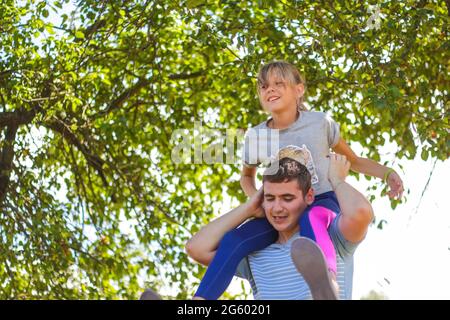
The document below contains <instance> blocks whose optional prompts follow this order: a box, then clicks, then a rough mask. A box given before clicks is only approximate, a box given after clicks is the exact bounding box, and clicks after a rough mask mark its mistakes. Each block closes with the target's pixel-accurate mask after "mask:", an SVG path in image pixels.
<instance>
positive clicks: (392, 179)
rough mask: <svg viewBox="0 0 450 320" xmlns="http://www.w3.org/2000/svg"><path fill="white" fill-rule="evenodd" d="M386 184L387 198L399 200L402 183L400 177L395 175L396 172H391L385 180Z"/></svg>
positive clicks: (401, 192)
mask: <svg viewBox="0 0 450 320" xmlns="http://www.w3.org/2000/svg"><path fill="white" fill-rule="evenodd" d="M386 182H387V184H388V186H389V189H390V190H389V192H388V195H389V198H391V199H392V198H395V197H396V198H397V199H399V200H400V199H401V198H402V195H403V191H404V189H403V181H402V179H401V178H400V176H399V175H398V174H397V172H395V171H392V172H391V173H390V174H389V175H388V178H387V181H386Z"/></svg>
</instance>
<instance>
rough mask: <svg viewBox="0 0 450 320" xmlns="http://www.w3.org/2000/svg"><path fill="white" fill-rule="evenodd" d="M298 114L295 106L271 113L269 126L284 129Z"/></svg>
mask: <svg viewBox="0 0 450 320" xmlns="http://www.w3.org/2000/svg"><path fill="white" fill-rule="evenodd" d="M299 116H300V113H299V112H298V110H297V108H289V109H288V110H285V111H281V112H279V113H275V112H273V113H272V121H270V122H271V123H270V124H269V127H270V128H272V129H280V130H281V129H286V128H288V127H289V126H290V125H291V124H293V123H294V122H295V121H296V120H297V118H298V117H299Z"/></svg>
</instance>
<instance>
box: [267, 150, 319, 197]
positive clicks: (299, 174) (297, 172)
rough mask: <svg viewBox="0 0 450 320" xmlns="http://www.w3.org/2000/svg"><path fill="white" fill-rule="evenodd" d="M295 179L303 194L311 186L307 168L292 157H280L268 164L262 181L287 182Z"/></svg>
mask: <svg viewBox="0 0 450 320" xmlns="http://www.w3.org/2000/svg"><path fill="white" fill-rule="evenodd" d="M292 180H297V183H298V187H299V189H300V190H301V191H302V192H303V196H305V195H306V193H307V192H308V191H309V189H310V188H311V173H309V171H308V169H307V168H306V167H305V166H304V165H303V164H301V163H300V162H298V161H297V160H294V159H292V158H288V157H285V158H281V159H279V160H276V161H274V162H272V163H271V164H270V166H269V167H268V168H267V169H266V170H265V172H264V174H263V183H264V182H266V181H268V182H274V183H280V182H289V181H292Z"/></svg>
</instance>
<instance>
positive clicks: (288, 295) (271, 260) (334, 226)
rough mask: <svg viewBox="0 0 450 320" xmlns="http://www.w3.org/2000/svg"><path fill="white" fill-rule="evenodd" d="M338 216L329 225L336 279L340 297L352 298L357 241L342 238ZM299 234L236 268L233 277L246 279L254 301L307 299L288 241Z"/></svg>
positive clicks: (247, 258)
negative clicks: (354, 255)
mask: <svg viewBox="0 0 450 320" xmlns="http://www.w3.org/2000/svg"><path fill="white" fill-rule="evenodd" d="M339 217H340V215H338V216H337V217H336V218H335V219H334V220H333V222H332V223H331V225H330V228H329V229H328V233H329V235H330V237H331V240H332V242H333V244H334V247H335V249H336V253H337V282H338V284H339V296H340V297H339V298H340V299H342V300H350V299H351V298H352V285H353V283H352V281H353V254H354V252H355V250H356V248H357V246H358V243H351V242H349V241H347V240H346V239H344V236H343V235H342V233H341V232H340V230H339V228H338V221H339ZM298 237H299V235H298V234H297V235H294V236H293V237H292V238H290V239H289V240H288V241H287V242H286V243H284V244H279V243H274V244H272V245H270V246H268V247H267V248H265V249H263V250H260V251H256V252H254V253H252V254H250V255H249V256H247V257H246V258H244V259H243V260H242V261H241V262H240V264H239V266H238V268H237V271H236V276H238V277H240V278H244V279H247V280H248V281H249V282H250V286H251V287H252V291H253V295H254V298H255V299H256V300H307V299H312V298H311V292H310V290H309V287H308V285H307V284H306V282H305V280H304V279H303V277H302V275H301V274H300V273H299V272H298V271H297V269H296V268H295V265H294V263H293V261H292V258H291V253H290V250H291V244H292V242H293V241H294V240H295V239H297V238H298Z"/></svg>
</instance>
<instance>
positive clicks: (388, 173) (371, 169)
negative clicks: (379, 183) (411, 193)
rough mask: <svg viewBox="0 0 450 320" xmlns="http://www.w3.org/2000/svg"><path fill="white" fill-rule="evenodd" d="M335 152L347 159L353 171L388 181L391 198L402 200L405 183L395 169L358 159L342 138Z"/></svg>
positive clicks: (368, 160) (335, 147) (334, 149)
mask: <svg viewBox="0 0 450 320" xmlns="http://www.w3.org/2000/svg"><path fill="white" fill-rule="evenodd" d="M333 151H334V152H336V153H339V154H342V155H344V156H346V157H347V159H348V160H349V161H350V163H351V167H350V169H351V170H353V171H355V172H359V173H363V174H366V175H369V176H372V177H378V178H380V179H384V180H386V181H387V183H388V185H389V188H390V191H389V192H388V195H389V197H390V198H394V197H397V198H398V199H400V198H401V197H402V194H403V181H402V179H401V178H400V176H399V175H398V174H397V172H395V171H394V170H393V169H391V168H388V167H386V166H383V165H381V164H379V163H378V162H376V161H373V160H371V159H367V158H361V157H358V156H357V155H356V154H355V153H354V152H353V150H352V149H351V148H350V146H349V145H348V144H347V143H346V142H345V140H344V139H342V138H340V139H339V142H338V143H337V144H336V146H334V148H333Z"/></svg>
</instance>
